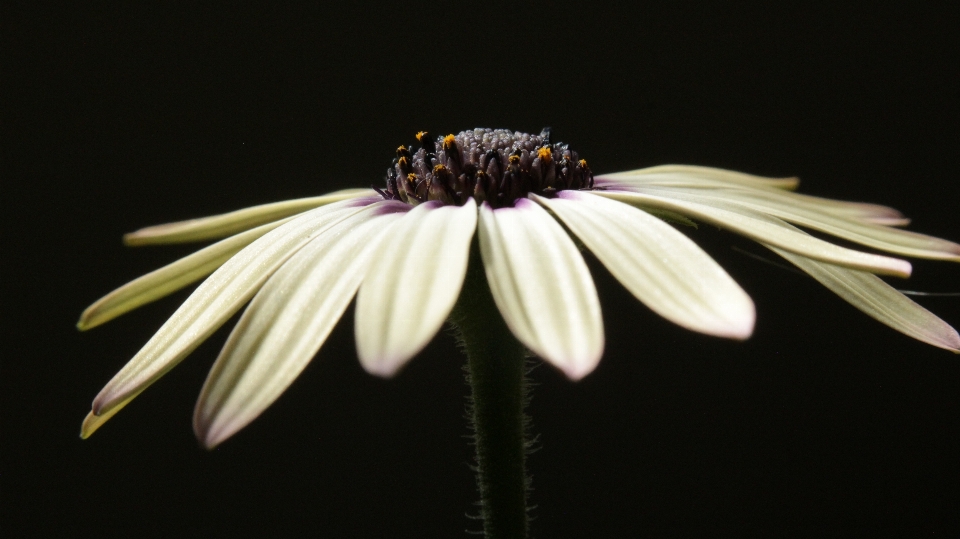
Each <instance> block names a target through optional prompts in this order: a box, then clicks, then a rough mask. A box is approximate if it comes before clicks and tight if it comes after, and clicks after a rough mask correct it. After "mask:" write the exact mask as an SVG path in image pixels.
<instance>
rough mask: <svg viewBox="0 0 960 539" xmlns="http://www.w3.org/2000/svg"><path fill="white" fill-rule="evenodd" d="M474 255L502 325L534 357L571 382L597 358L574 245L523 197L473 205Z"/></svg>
mask: <svg viewBox="0 0 960 539" xmlns="http://www.w3.org/2000/svg"><path fill="white" fill-rule="evenodd" d="M478 230H479V235H480V253H481V255H482V256H483V265H484V269H485V271H486V274H487V281H488V282H489V284H490V291H491V292H492V294H493V299H494V301H495V302H496V304H497V308H499V309H500V313H501V314H502V315H503V319H504V321H505V322H506V323H507V326H508V327H509V328H510V330H511V331H512V332H513V334H514V335H516V337H517V339H518V340H519V341H520V342H521V343H523V344H524V345H525V346H527V348H529V349H530V350H532V351H533V352H534V353H535V354H537V355H538V356H540V357H542V358H543V359H545V360H547V361H549V362H550V363H553V364H554V365H556V366H557V367H558V368H560V370H562V371H563V372H564V373H565V374H566V375H567V376H568V377H570V378H572V379H574V380H578V379H580V378H583V377H584V376H586V375H587V374H589V373H590V372H591V371H593V369H594V368H595V367H596V366H597V362H599V361H600V356H601V355H602V354H603V320H602V318H601V314H600V301H599V299H597V291H596V288H595V287H594V285H593V280H592V279H591V278H590V272H589V271H588V270H587V265H586V263H585V262H584V261H583V257H581V256H580V253H579V252H577V248H576V246H574V244H573V241H572V240H571V239H570V238H569V236H567V233H566V232H565V231H564V230H563V228H562V227H561V226H560V225H559V224H558V223H557V222H556V221H554V219H553V218H552V217H550V215H549V214H548V213H547V212H546V211H545V210H544V209H542V208H541V207H540V206H538V205H537V204H536V203H534V202H533V201H530V200H518V201H517V203H516V206H515V207H513V208H500V209H497V210H493V209H491V208H490V206H489V205H488V204H486V203H484V204H483V205H482V206H481V207H480V221H479V226H478Z"/></svg>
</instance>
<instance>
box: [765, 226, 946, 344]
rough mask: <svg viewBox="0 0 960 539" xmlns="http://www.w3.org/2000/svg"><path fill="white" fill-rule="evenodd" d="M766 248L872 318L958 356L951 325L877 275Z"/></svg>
mask: <svg viewBox="0 0 960 539" xmlns="http://www.w3.org/2000/svg"><path fill="white" fill-rule="evenodd" d="M767 247H769V248H770V249H772V250H773V251H774V252H776V253H777V254H779V255H780V256H782V257H784V258H786V259H787V260H789V261H790V262H792V263H793V264H795V265H796V266H797V267H798V268H800V269H802V270H803V271H805V272H807V273H808V274H810V276H811V277H813V278H814V279H816V280H818V281H820V283H821V284H823V285H824V286H826V287H827V288H829V289H830V290H832V291H833V292H834V293H836V294H837V295H838V296H840V297H841V298H843V299H844V300H846V301H847V302H848V303H850V304H851V305H853V306H854V307H856V308H857V309H860V310H861V311H863V312H865V313H867V314H868V315H870V316H871V317H873V318H874V319H876V320H878V321H880V322H883V323H884V324H886V325H888V326H890V327H892V328H893V329H895V330H897V331H899V332H901V333H903V334H905V335H909V336H910V337H913V338H914V339H917V340H920V341H923V342H925V343H928V344H932V345H934V346H938V347H940V348H944V349H947V350H950V351H952V352H955V353H960V336H958V335H957V331H956V330H955V329H953V328H952V327H950V324H947V323H946V322H944V321H943V320H941V319H940V318H938V317H937V316H936V315H935V314H933V313H931V312H930V311H928V310H926V309H924V308H923V307H921V306H920V305H918V304H917V303H915V302H914V301H913V300H911V299H910V298H908V297H906V296H904V295H903V294H901V293H900V292H898V291H897V290H896V289H895V288H893V287H892V286H890V285H889V284H887V283H885V282H883V281H882V280H881V279H880V278H879V277H877V276H876V275H873V274H870V273H867V272H865V271H856V270H851V269H847V268H841V267H839V266H834V265H831V264H824V263H822V262H817V261H816V260H811V259H809V258H806V257H803V256H798V255H795V254H792V253H789V252H787V251H784V250H783V249H777V248H776V247H771V246H769V245H768V246H767Z"/></svg>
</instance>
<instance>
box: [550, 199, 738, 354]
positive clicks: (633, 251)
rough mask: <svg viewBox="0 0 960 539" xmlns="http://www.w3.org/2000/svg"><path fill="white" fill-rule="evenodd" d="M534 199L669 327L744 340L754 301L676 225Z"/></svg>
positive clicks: (599, 204) (627, 209)
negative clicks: (678, 229) (680, 327)
mask: <svg viewBox="0 0 960 539" xmlns="http://www.w3.org/2000/svg"><path fill="white" fill-rule="evenodd" d="M534 199H535V200H536V201H537V202H539V203H540V204H543V205H544V206H546V207H547V208H549V209H550V210H551V211H553V213H554V214H556V215H557V216H558V217H559V218H560V220H561V221H563V223H564V224H565V225H567V228H569V229H570V230H572V231H573V232H574V234H576V235H577V236H578V237H579V238H580V240H581V241H583V243H584V245H586V246H587V248H588V249H590V251H591V252H593V254H594V255H596V257H597V258H598V259H599V260H600V262H602V263H603V265H604V266H606V267H607V269H608V270H610V273H612V274H613V276H614V277H616V278H617V280H619V281H620V282H621V283H623V285H624V286H625V287H627V289H628V290H630V292H632V293H633V295H634V296H636V297H637V299H639V300H640V301H642V302H643V303H644V304H645V305H647V306H648V307H650V308H651V309H652V310H653V311H654V312H656V313H657V314H659V315H660V316H663V317H664V318H666V319H667V320H670V321H671V322H674V323H676V324H678V325H680V326H682V327H685V328H687V329H690V330H693V331H699V332H701V333H706V334H708V335H716V336H718V337H728V338H732V339H746V338H747V337H749V336H750V334H751V333H753V324H754V321H755V320H756V311H755V309H754V306H753V301H751V300H750V296H748V295H747V293H746V292H744V291H743V289H742V288H740V286H739V285H737V283H736V282H734V280H733V279H732V278H731V277H730V276H729V275H728V274H727V272H726V271H724V270H723V268H721V267H720V265H719V264H717V263H716V262H715V261H714V260H713V259H712V258H710V256H709V255H708V254H707V253H705V252H703V250H702V249H701V248H700V247H698V246H697V244H695V243H694V242H693V241H691V240H690V239H689V238H687V237H686V236H684V235H683V234H681V233H680V232H678V231H677V230H676V229H674V228H673V227H672V226H670V225H668V224H666V223H664V222H663V221H661V220H660V219H657V218H656V217H653V216H652V215H649V214H647V213H645V212H643V211H641V210H638V209H636V208H633V207H631V206H628V205H626V204H621V203H620V202H616V201H613V200H608V199H604V198H602V197H598V196H595V195H592V194H588V193H580V192H576V191H561V192H560V193H559V198H556V199H552V200H550V199H545V198H542V197H536V195H534Z"/></svg>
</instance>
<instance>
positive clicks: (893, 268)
mask: <svg viewBox="0 0 960 539" xmlns="http://www.w3.org/2000/svg"><path fill="white" fill-rule="evenodd" d="M596 193H597V194H598V195H601V196H604V197H608V198H612V199H614V200H619V201H621V202H625V203H627V204H632V205H634V206H637V207H639V208H640V209H644V208H646V207H651V208H663V209H666V210H670V211H675V212H677V213H682V214H684V215H686V216H687V217H690V218H692V219H698V220H700V221H703V222H706V223H710V224H712V225H715V226H718V227H720V228H725V229H727V230H731V231H733V232H736V233H738V234H742V235H743V236H746V237H748V238H750V239H753V240H756V241H759V242H762V243H769V244H770V245H774V246H776V247H780V248H782V249H785V250H787V251H790V252H793V253H797V254H799V255H803V256H807V257H810V258H813V259H816V260H820V261H822V262H827V263H831V264H837V265H841V266H846V267H849V268H852V269H859V270H864V271H869V272H872V273H881V274H886V275H894V276H897V277H908V276H909V275H910V270H911V266H910V263H909V262H907V261H906V260H900V259H896V258H890V257H887V256H881V255H875V254H870V253H863V252H860V251H854V250H852V249H847V248H844V247H840V246H838V245H834V244H832V243H828V242H825V241H823V240H820V239H817V238H814V237H813V236H810V235H808V234H804V233H802V232H799V231H795V230H790V229H787V228H784V227H783V226H781V225H779V224H777V223H775V222H772V221H771V220H772V219H773V218H771V217H769V216H767V215H764V214H762V213H760V212H757V211H754V210H751V209H749V208H745V207H742V206H738V205H735V204H730V203H727V202H721V201H715V202H711V204H709V205H707V204H702V203H699V202H691V201H689V200H680V199H678V198H675V197H665V196H660V195H651V194H646V193H637V192H627V191H596Z"/></svg>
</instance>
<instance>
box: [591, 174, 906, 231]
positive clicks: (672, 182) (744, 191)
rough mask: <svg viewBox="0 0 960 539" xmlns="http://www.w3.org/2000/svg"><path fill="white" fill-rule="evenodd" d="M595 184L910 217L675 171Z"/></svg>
mask: <svg viewBox="0 0 960 539" xmlns="http://www.w3.org/2000/svg"><path fill="white" fill-rule="evenodd" d="M597 185H598V186H600V187H605V188H608V189H614V190H617V189H623V190H627V191H631V190H640V191H641V192H645V191H646V190H649V189H656V188H660V189H668V188H669V189H678V190H696V191H697V192H700V193H704V192H707V193H720V194H725V195H728V196H730V195H736V196H743V197H746V196H749V197H750V198H752V199H756V200H757V201H769V202H772V203H781V204H785V205H788V206H791V207H799V208H804V209H807V210H810V211H815V212H818V213H824V214H828V215H835V216H837V217H844V218H848V219H857V220H860V221H866V222H869V223H875V224H880V225H887V226H904V225H907V224H910V219H907V218H906V217H904V215H903V214H902V213H900V212H899V211H897V210H895V209H893V208H890V207H888V206H881V205H879V204H870V203H866V202H848V201H845V200H834V199H830V198H823V197H815V196H810V195H805V194H801V193H795V192H791V191H785V190H783V189H777V188H774V187H766V186H762V185H761V186H753V187H751V186H746V185H733V184H729V183H725V182H721V181H717V180H711V179H707V178H701V179H696V180H690V179H688V180H685V181H684V180H682V179H677V178H676V177H675V175H672V174H670V175H659V174H651V175H646V176H636V177H629V178H616V179H609V178H604V177H601V178H598V179H597Z"/></svg>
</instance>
